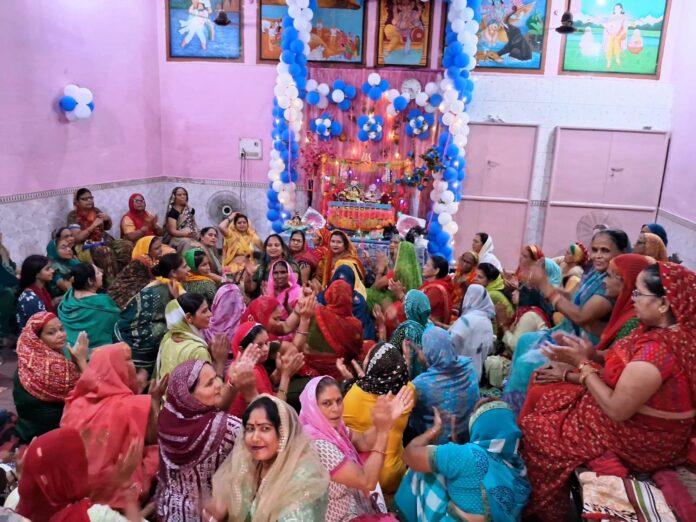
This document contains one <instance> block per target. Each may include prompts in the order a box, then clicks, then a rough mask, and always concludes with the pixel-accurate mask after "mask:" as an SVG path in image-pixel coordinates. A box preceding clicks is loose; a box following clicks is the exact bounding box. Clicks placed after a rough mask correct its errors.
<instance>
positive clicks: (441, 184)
mask: <svg viewBox="0 0 696 522" xmlns="http://www.w3.org/2000/svg"><path fill="white" fill-rule="evenodd" d="M433 189H435V191H436V192H437V193H438V194H442V193H443V192H444V191H445V190H447V182H446V181H442V180H437V181H435V182H433Z"/></svg>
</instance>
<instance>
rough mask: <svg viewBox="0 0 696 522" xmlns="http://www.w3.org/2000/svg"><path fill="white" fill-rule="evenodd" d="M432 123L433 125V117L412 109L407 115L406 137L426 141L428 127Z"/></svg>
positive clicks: (428, 133)
mask: <svg viewBox="0 0 696 522" xmlns="http://www.w3.org/2000/svg"><path fill="white" fill-rule="evenodd" d="M433 123H435V116H433V115H432V114H428V113H424V112H423V111H421V110H420V109H413V110H412V111H411V112H409V113H408V124H407V125H406V135H407V136H409V137H414V136H415V137H416V138H418V139H421V140H426V139H428V138H429V137H430V127H431V125H432V124H433Z"/></svg>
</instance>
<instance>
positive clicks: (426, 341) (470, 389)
mask: <svg viewBox="0 0 696 522" xmlns="http://www.w3.org/2000/svg"><path fill="white" fill-rule="evenodd" d="M423 353H424V355H425V361H426V362H427V363H428V369H427V370H426V371H425V372H423V373H421V374H420V375H419V376H418V377H416V378H415V379H414V380H413V385H414V386H415V387H416V394H417V397H418V400H417V401H416V406H415V408H413V415H411V418H410V419H409V427H410V429H411V434H412V435H421V434H423V433H425V431H426V430H428V429H430V428H432V427H433V422H434V419H433V408H435V407H437V408H438V410H439V411H440V413H442V414H443V415H444V416H445V418H448V419H454V420H453V421H452V422H447V423H446V424H445V426H444V429H443V430H442V433H441V435H440V437H439V438H438V439H437V440H436V441H434V442H435V444H445V443H447V442H448V441H449V440H465V439H466V438H467V436H468V431H469V429H468V426H469V416H470V415H471V413H472V412H473V409H474V406H475V405H476V403H477V402H478V401H479V399H480V392H479V385H478V381H479V379H478V376H477V374H476V370H475V369H474V365H473V364H472V362H471V359H470V358H469V357H462V356H459V355H456V354H455V353H454V346H453V344H452V337H451V336H450V335H449V334H448V333H447V331H445V330H443V329H442V328H438V327H437V326H435V327H433V328H428V331H426V332H425V333H424V334H423ZM453 429H454V430H455V431H454V433H453V432H452V430H453Z"/></svg>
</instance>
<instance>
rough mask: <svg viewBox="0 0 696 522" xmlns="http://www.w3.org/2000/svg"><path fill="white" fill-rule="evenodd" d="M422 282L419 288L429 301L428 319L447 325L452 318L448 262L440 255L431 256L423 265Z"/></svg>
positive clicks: (450, 280) (451, 288)
mask: <svg viewBox="0 0 696 522" xmlns="http://www.w3.org/2000/svg"><path fill="white" fill-rule="evenodd" d="M423 281H424V282H423V284H422V285H421V287H420V288H419V290H420V291H421V292H423V293H424V294H425V295H426V296H428V301H430V319H431V320H432V321H433V323H434V324H436V325H437V326H442V327H443V328H445V327H448V326H449V324H450V322H451V318H452V292H453V291H454V285H453V284H452V279H450V276H449V263H448V262H447V260H446V259H445V258H444V257H442V256H432V257H431V258H430V259H428V261H426V263H425V266H424V267H423Z"/></svg>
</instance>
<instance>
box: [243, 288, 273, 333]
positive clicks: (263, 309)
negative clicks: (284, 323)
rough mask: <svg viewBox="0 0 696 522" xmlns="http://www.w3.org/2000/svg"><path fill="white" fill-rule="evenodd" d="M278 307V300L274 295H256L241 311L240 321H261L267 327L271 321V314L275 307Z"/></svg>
mask: <svg viewBox="0 0 696 522" xmlns="http://www.w3.org/2000/svg"><path fill="white" fill-rule="evenodd" d="M276 308H278V301H277V300H276V298H275V297H271V296H268V295H262V296H261V297H257V298H256V299H254V300H253V301H252V302H251V303H249V306H248V307H247V309H246V310H244V312H242V318H241V319H240V321H241V322H247V321H254V322H257V323H261V324H262V325H264V326H265V327H266V328H268V325H269V323H270V322H271V316H272V315H273V312H275V309H276Z"/></svg>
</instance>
